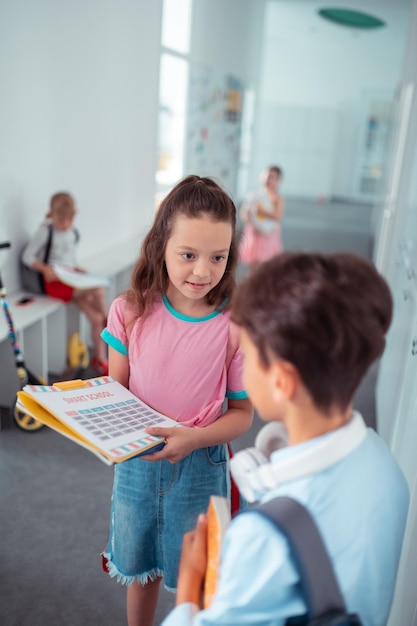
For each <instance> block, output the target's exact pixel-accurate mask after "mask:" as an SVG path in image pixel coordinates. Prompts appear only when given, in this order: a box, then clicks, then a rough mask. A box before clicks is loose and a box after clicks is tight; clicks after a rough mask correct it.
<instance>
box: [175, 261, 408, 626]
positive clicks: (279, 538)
mask: <svg viewBox="0 0 417 626" xmlns="http://www.w3.org/2000/svg"><path fill="white" fill-rule="evenodd" d="M391 316H392V298H391V294H390V291H389V288H388V286H387V284H386V282H385V280H384V279H383V278H382V277H381V276H380V275H379V274H378V272H377V271H376V270H375V268H374V267H373V266H372V265H371V264H370V263H368V262H367V261H365V260H364V259H362V258H360V257H358V256H355V255H352V254H343V253H338V254H329V255H324V254H305V253H284V254H282V255H280V256H277V257H275V258H274V259H272V260H270V261H268V262H266V263H264V264H262V265H260V266H259V267H258V269H257V270H256V271H255V272H254V273H253V274H252V275H251V276H249V277H248V278H247V279H246V280H245V281H244V282H243V283H242V284H241V285H240V287H239V288H238V290H237V293H236V295H235V298H234V300H233V310H232V318H233V319H234V321H235V322H236V323H237V324H238V325H239V326H240V329H241V337H240V340H241V347H242V350H243V353H244V358H245V365H244V384H245V388H246V391H247V392H248V393H249V396H250V398H251V400H252V402H253V404H254V406H255V408H256V409H257V411H258V413H259V415H260V417H261V418H262V419H263V420H264V421H265V422H268V423H269V424H268V425H267V426H268V428H269V427H270V426H271V425H272V424H271V423H272V422H276V423H278V424H279V425H280V426H282V425H284V426H285V429H286V433H287V436H288V445H287V446H285V447H281V448H280V449H279V450H275V451H273V452H272V453H271V455H270V457H269V458H267V457H266V456H264V454H262V452H261V451H260V450H259V449H256V448H255V449H250V453H248V451H245V450H243V451H241V452H239V453H237V454H236V455H235V457H234V458H233V459H232V461H231V464H232V473H233V475H234V477H235V479H236V482H237V484H238V486H239V488H240V490H241V492H242V493H243V495H244V496H245V497H246V498H247V499H248V500H249V501H250V502H255V501H258V502H266V501H268V500H271V499H273V498H275V497H276V496H289V497H291V498H293V499H295V500H297V501H298V502H299V503H300V504H302V505H304V506H305V507H306V508H307V509H308V511H309V512H310V514H311V515H312V517H313V518H314V520H315V522H316V524H317V526H318V528H319V531H320V533H321V535H322V537H323V539H324V543H325V546H326V548H327V551H328V553H329V556H330V559H331V562H332V564H333V568H334V570H335V573H336V576H337V579H338V582H339V585H340V588H341V591H342V594H343V596H344V599H345V602H346V605H347V608H348V611H349V612H350V613H356V614H358V616H359V617H360V619H361V621H362V623H363V624H364V625H365V626H383V625H385V624H386V622H387V619H388V615H389V610H390V606H391V601H392V597H393V593H394V586H395V579H396V573H397V567H398V562H399V558H400V552H401V545H402V540H403V535H404V529H405V524H406V518H407V511H408V500H409V495H408V487H407V484H406V481H405V479H404V477H403V475H402V473H401V471H400V469H399V467H398V465H397V463H396V462H395V460H394V458H393V457H392V455H391V453H390V451H389V450H388V448H387V447H386V445H385V444H384V442H383V441H382V439H380V437H379V436H378V435H377V434H376V433H375V432H374V431H373V430H372V429H370V428H366V426H365V422H364V420H363V418H362V416H361V415H360V414H359V413H358V412H356V411H355V410H353V407H352V400H353V395H354V393H355V391H356V389H357V387H358V385H359V383H360V382H361V380H362V378H363V376H364V375H365V373H366V371H367V369H368V367H369V365H370V364H371V363H372V362H373V361H375V360H376V359H377V358H378V357H380V356H381V354H382V352H383V350H384V346H385V338H384V337H385V334H386V332H387V330H388V327H389V325H390V322H391ZM206 530H207V520H206V516H205V515H200V517H199V520H198V523H197V527H196V530H195V531H192V532H191V533H188V534H186V535H185V537H184V544H183V551H182V558H181V564H180V570H179V580H178V586H177V606H176V608H175V609H174V611H173V612H172V613H171V614H170V615H169V616H168V617H167V618H166V620H165V621H164V626H174V625H180V624H181V626H187V625H193V626H197V625H198V626H203V625H204V626H212V625H213V626H214V625H216V626H221V625H223V626H226V625H227V626H231V625H232V624H234V625H235V624H251V625H262V626H272V625H273V626H280V625H281V624H282V625H284V624H285V623H286V620H287V619H288V618H290V617H294V616H301V615H304V614H305V613H306V610H307V609H306V602H305V598H304V597H303V594H302V591H301V587H300V575H299V571H298V569H297V566H296V563H295V561H294V559H293V556H292V553H291V551H290V548H289V544H288V541H287V539H286V538H285V536H284V535H282V534H281V533H280V532H279V531H278V530H277V529H276V527H275V526H274V525H273V524H272V523H271V522H270V521H269V520H267V519H265V518H263V517H262V516H261V515H260V514H259V513H257V512H256V511H250V510H249V511H247V512H244V513H243V514H240V515H238V516H237V517H235V518H234V519H233V520H232V522H231V524H230V527H229V529H228V531H227V532H226V536H225V540H224V543H223V548H222V555H221V567H220V579H219V583H218V589H217V593H216V595H215V596H214V599H213V603H212V605H211V606H210V607H209V608H208V609H206V610H203V611H201V610H200V606H201V605H200V594H201V587H202V582H203V578H204V573H205V567H206V562H207V555H206ZM317 576H320V572H319V571H318V572H317Z"/></svg>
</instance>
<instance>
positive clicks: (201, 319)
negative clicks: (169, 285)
mask: <svg viewBox="0 0 417 626" xmlns="http://www.w3.org/2000/svg"><path fill="white" fill-rule="evenodd" d="M162 301H163V303H164V304H165V306H166V308H167V309H168V311H169V312H170V313H171V315H173V316H174V317H177V318H178V319H179V320H183V321H184V322H206V321H207V320H211V319H212V318H213V317H216V316H217V315H219V314H220V313H221V312H222V310H223V309H224V307H225V306H226V304H227V300H224V302H222V304H221V305H220V307H219V308H218V309H216V310H215V311H213V313H210V314H209V315H205V316H204V317H189V316H188V315H183V314H182V313H178V311H176V310H175V309H174V308H173V307H172V306H171V305H170V303H169V301H168V298H167V297H166V295H165V294H163V295H162Z"/></svg>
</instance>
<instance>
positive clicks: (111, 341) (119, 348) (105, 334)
mask: <svg viewBox="0 0 417 626" xmlns="http://www.w3.org/2000/svg"><path fill="white" fill-rule="evenodd" d="M100 336H101V338H102V339H103V341H104V342H105V343H107V345H108V346H110V348H113V349H114V350H116V352H120V354H123V356H127V355H128V349H127V346H125V345H124V343H122V342H121V341H120V339H117V337H115V336H114V335H112V334H111V333H110V332H109V331H108V330H107V328H105V329H104V330H103V331H102V332H101V335H100Z"/></svg>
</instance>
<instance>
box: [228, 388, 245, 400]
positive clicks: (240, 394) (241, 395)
mask: <svg viewBox="0 0 417 626" xmlns="http://www.w3.org/2000/svg"><path fill="white" fill-rule="evenodd" d="M226 398H229V399H230V400H246V399H247V398H249V396H248V394H247V393H246V391H229V390H227V391H226Z"/></svg>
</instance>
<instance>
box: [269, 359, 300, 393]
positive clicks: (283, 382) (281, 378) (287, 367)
mask: <svg viewBox="0 0 417 626" xmlns="http://www.w3.org/2000/svg"><path fill="white" fill-rule="evenodd" d="M272 370H273V378H274V381H273V384H274V395H275V398H276V400H277V401H280V402H282V401H283V400H284V401H285V400H292V399H293V398H294V395H295V393H296V390H297V388H298V384H299V380H300V377H299V374H298V371H297V369H296V368H295V367H294V365H293V364H292V363H290V362H289V361H276V362H275V363H274V364H273V365H272Z"/></svg>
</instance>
